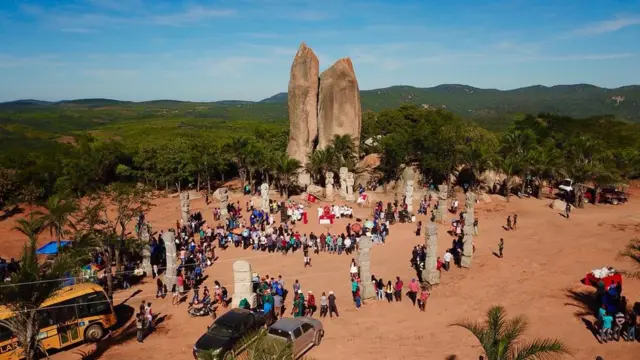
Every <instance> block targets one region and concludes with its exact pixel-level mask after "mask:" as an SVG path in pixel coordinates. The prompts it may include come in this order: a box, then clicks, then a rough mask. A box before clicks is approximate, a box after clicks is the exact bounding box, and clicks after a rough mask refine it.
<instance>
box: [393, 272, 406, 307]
mask: <svg viewBox="0 0 640 360" xmlns="http://www.w3.org/2000/svg"><path fill="white" fill-rule="evenodd" d="M403 287H404V283H402V280H400V277H399V276H396V283H395V285H394V287H393V297H394V298H395V299H396V301H402V288H403Z"/></svg>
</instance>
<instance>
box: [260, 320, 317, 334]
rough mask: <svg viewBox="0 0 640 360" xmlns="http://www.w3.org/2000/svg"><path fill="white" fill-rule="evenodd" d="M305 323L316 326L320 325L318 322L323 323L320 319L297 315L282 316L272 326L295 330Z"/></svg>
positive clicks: (284, 329) (279, 328)
mask: <svg viewBox="0 0 640 360" xmlns="http://www.w3.org/2000/svg"><path fill="white" fill-rule="evenodd" d="M304 323H309V324H312V325H314V326H318V324H322V323H320V321H318V320H316V319H312V318H309V317H306V316H304V317H297V318H282V319H280V320H278V321H276V322H275V323H274V324H273V325H271V326H270V328H273V329H277V330H282V331H287V332H289V331H293V330H295V329H296V328H298V327H300V325H302V324H304Z"/></svg>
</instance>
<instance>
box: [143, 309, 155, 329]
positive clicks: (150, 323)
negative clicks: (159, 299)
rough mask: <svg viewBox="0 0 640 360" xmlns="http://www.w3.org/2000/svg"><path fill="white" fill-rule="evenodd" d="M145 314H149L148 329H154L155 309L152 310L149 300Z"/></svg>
mask: <svg viewBox="0 0 640 360" xmlns="http://www.w3.org/2000/svg"><path fill="white" fill-rule="evenodd" d="M144 312H145V315H146V316H147V331H148V332H151V330H153V311H152V310H151V302H150V301H147V305H146V306H145V309H144Z"/></svg>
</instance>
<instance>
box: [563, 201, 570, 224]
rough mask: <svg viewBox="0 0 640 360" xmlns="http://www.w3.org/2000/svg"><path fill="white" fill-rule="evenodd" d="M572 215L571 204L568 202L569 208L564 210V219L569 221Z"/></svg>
mask: <svg viewBox="0 0 640 360" xmlns="http://www.w3.org/2000/svg"><path fill="white" fill-rule="evenodd" d="M570 213H571V204H569V203H568V202H567V206H566V207H565V208H564V217H566V218H567V220H568V219H569V214H570Z"/></svg>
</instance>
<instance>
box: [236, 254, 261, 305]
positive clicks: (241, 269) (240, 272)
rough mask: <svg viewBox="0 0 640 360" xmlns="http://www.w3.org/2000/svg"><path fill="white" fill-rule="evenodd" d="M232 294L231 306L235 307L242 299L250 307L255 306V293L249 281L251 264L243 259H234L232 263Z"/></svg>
mask: <svg viewBox="0 0 640 360" xmlns="http://www.w3.org/2000/svg"><path fill="white" fill-rule="evenodd" d="M233 282H234V288H233V295H232V298H231V306H232V307H234V308H237V307H238V306H239V305H240V301H242V299H247V301H248V302H249V305H250V306H251V308H255V307H256V306H257V303H256V300H257V299H256V294H255V293H254V292H253V284H252V283H251V264H249V262H247V261H245V260H236V261H235V262H234V263H233Z"/></svg>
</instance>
